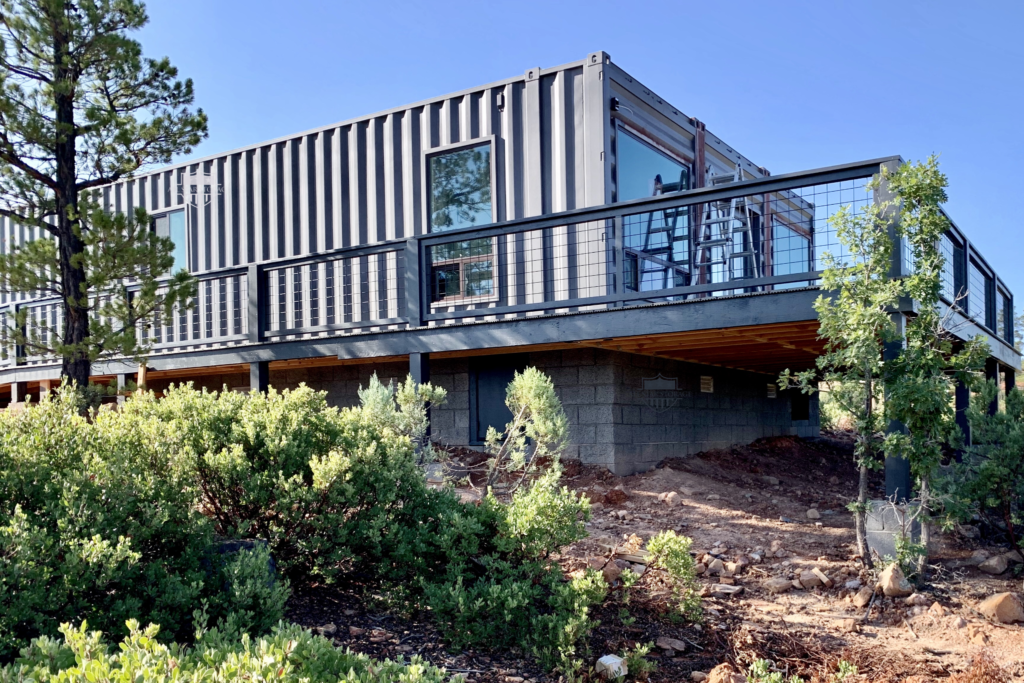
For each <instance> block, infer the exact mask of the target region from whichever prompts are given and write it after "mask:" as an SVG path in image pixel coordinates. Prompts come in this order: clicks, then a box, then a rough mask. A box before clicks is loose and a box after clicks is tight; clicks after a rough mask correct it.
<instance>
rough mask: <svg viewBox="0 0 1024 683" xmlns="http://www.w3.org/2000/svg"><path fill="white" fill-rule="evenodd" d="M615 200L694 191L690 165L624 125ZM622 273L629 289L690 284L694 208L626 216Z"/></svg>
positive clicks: (619, 136)
mask: <svg viewBox="0 0 1024 683" xmlns="http://www.w3.org/2000/svg"><path fill="white" fill-rule="evenodd" d="M615 149H616V157H615V159H616V162H615V169H616V170H615V174H616V175H615V177H616V198H617V199H618V200H619V201H626V200H628V199H639V198H641V197H653V196H656V195H661V194H666V193H668V192H678V191H680V190H688V189H690V168H689V166H687V165H686V164H684V163H682V162H681V161H678V160H677V159H675V158H673V157H672V156H670V155H668V154H666V153H665V152H663V151H661V150H659V149H656V148H655V147H653V146H652V145H649V144H648V143H646V142H644V141H643V140H641V139H640V138H639V137H637V136H635V135H633V134H632V133H630V132H628V131H626V130H625V129H624V128H622V127H620V128H619V129H618V132H617V136H616V147H615ZM623 231H624V234H623V241H624V246H625V247H626V254H625V259H626V260H625V263H624V264H623V271H624V272H623V275H624V278H625V285H626V288H627V289H630V290H633V291H654V290H658V289H667V288H670V287H683V286H686V285H688V284H690V269H689V265H690V214H689V207H680V208H674V209H667V210H664V211H654V212H649V213H642V214H635V215H632V216H626V218H625V220H624V222H623Z"/></svg>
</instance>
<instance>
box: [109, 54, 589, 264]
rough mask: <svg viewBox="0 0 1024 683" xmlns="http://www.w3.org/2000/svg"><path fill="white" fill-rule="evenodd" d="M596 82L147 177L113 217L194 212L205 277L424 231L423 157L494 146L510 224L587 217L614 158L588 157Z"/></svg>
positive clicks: (461, 100) (396, 118)
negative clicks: (595, 183)
mask: <svg viewBox="0 0 1024 683" xmlns="http://www.w3.org/2000/svg"><path fill="white" fill-rule="evenodd" d="M584 72H585V69H584V65H583V63H582V62H581V63H576V64H571V65H567V66H563V67H557V68H555V69H550V70H537V69H534V70H531V71H530V72H528V74H526V75H525V76H523V77H521V78H517V79H511V80H509V81H505V82H501V83H498V84H495V85H492V86H486V87H482V88H480V89H475V90H469V91H464V92H461V93H457V94H454V95H450V96H446V97H444V98H440V99H437V100H432V101H428V102H423V103H419V104H416V105H413V106H410V107H407V108H403V109H396V110H392V111H388V112H385V113H382V114H378V115H374V116H371V117H367V118H364V119H359V120H355V121H349V122H345V123H342V124H338V125H335V126H331V127H327V128H323V129H320V130H316V131H312V132H308V133H304V134H300V135H297V136H294V137H289V138H285V139H281V140H277V141H273V142H270V143H266V144H263V145H258V146H254V147H251V148H247V149H243V150H237V151H234V152H230V153H227V154H224V155H221V156H217V157H213V158H207V159H203V160H201V161H198V162H195V163H189V164H186V165H182V166H178V167H173V168H170V169H164V170H160V171H157V172H154V173H150V174H146V175H142V176H139V177H137V178H134V179H132V180H129V181H126V182H122V183H118V184H117V185H116V186H113V187H111V188H107V189H106V190H105V198H104V199H105V202H106V206H107V207H108V208H109V209H111V210H114V211H126V210H131V209H132V208H133V207H136V206H141V207H143V208H145V209H146V210H148V211H149V212H150V213H154V214H158V213H161V212H163V211H166V210H173V209H178V208H185V209H187V210H188V212H189V220H188V228H189V242H190V244H189V266H190V270H191V271H192V272H194V273H202V272H205V271H209V270H216V269H218V268H225V267H230V266H237V265H244V264H248V263H253V262H258V261H267V260H272V259H275V258H281V257H287V256H301V255H306V254H311V253H316V252H318V251H324V250H331V249H335V248H341V247H350V246H361V245H367V244H375V243H378V242H382V241H385V240H393V239H400V238H403V237H407V236H410V235H419V234H422V233H423V232H424V223H425V220H426V215H425V207H424V201H425V188H424V178H423V156H424V154H425V153H428V152H429V151H430V150H432V149H435V148H438V147H444V146H447V145H452V144H455V143H460V142H469V141H473V140H483V139H487V138H489V137H491V136H493V138H494V140H495V154H496V158H497V163H498V173H497V186H498V187H497V188H496V191H495V193H494V199H495V201H496V203H497V217H498V220H499V221H500V220H506V219H512V218H521V217H525V216H532V215H539V214H541V213H548V212H551V211H561V210H565V209H572V208H576V207H581V206H585V205H587V202H588V198H587V191H586V177H587V174H586V172H585V166H586V165H587V164H595V165H600V164H601V163H602V160H601V159H600V157H599V156H598V158H596V159H588V158H587V151H586V145H585V144H584V135H585V133H584V120H583V119H584V116H583V112H584V100H585V98H586V94H585V93H586V88H585V84H584V80H585V78H584ZM596 94H597V96H598V97H600V91H599V90H598V91H596ZM207 175H208V176H209V177H208V178H206V176H207ZM207 182H208V183H209V185H210V187H209V190H207V189H206V188H204V187H203V185H204V184H205V183H207ZM194 185H198V187H197V190H198V191H197V192H196V193H195V194H193V193H192V187H193V186H194ZM599 189H600V191H601V196H602V199H603V188H599ZM600 203H602V200H601V199H596V198H594V199H592V200H591V201H590V204H593V205H596V204H600Z"/></svg>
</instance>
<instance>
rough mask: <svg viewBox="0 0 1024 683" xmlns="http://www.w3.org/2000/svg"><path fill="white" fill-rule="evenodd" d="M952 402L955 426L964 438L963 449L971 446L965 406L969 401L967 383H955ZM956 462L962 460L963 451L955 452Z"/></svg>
mask: <svg viewBox="0 0 1024 683" xmlns="http://www.w3.org/2000/svg"><path fill="white" fill-rule="evenodd" d="M953 401H954V405H955V406H956V426H957V427H959V428H960V433H961V434H963V437H964V447H965V448H966V447H969V446H970V445H971V423H970V422H968V420H967V406H968V405H969V404H970V401H971V390H970V388H969V387H968V386H967V383H966V382H964V381H962V380H960V381H957V383H956V388H955V389H954V390H953ZM956 459H957V462H959V461H960V460H962V459H963V451H962V450H957V452H956Z"/></svg>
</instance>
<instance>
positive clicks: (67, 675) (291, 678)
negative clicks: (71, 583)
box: [0, 621, 447, 683]
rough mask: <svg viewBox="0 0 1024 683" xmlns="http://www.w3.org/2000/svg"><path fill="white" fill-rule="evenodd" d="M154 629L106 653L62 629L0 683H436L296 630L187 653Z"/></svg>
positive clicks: (437, 673)
mask: <svg viewBox="0 0 1024 683" xmlns="http://www.w3.org/2000/svg"><path fill="white" fill-rule="evenodd" d="M158 632H159V627H158V626H153V625H151V626H148V627H147V628H145V629H141V628H139V624H138V622H136V621H130V622H129V623H128V636H127V637H126V638H125V639H124V641H123V642H122V643H120V645H119V647H118V648H110V647H108V646H107V644H106V643H104V642H103V640H102V637H101V634H100V633H99V632H92V633H89V632H87V631H86V625H85V624H84V623H83V624H82V626H81V628H78V629H76V628H73V627H71V626H70V625H68V624H64V625H63V626H62V627H61V633H63V634H64V642H63V643H60V642H59V641H57V640H55V639H53V638H45V637H44V638H39V639H37V640H35V641H34V642H33V643H32V645H31V646H30V647H28V648H26V649H25V650H24V651H23V653H22V657H21V659H19V660H18V661H17V662H16V663H14V664H10V665H8V666H6V667H4V668H3V669H0V683H85V682H86V681H89V682H93V681H131V682H132V683H166V682H167V681H206V682H209V683H222V682H225V681H234V680H253V681H270V680H273V681H279V682H280V683H307V682H308V683H392V682H394V683H442V681H445V680H446V679H447V676H446V675H445V672H444V670H443V669H438V668H436V667H434V666H432V665H430V664H428V663H426V662H424V661H422V660H420V659H419V658H418V657H413V658H412V661H411V662H409V663H400V662H393V661H390V660H385V661H383V662H378V661H374V660H372V659H370V658H369V657H367V656H366V655H360V654H355V653H353V652H351V651H350V650H340V649H337V648H335V647H334V646H333V645H332V643H331V641H329V640H327V639H326V638H321V637H319V636H313V635H311V634H310V633H309V632H307V631H303V630H302V629H301V628H299V627H296V626H278V627H277V628H275V629H274V630H273V631H272V632H271V633H270V635H268V636H266V637H263V638H258V639H255V640H254V639H251V638H250V637H249V636H248V635H243V636H241V637H240V638H234V637H228V636H225V635H224V634H222V633H219V632H217V631H216V630H214V631H211V632H208V633H205V634H203V636H202V637H201V638H200V639H199V640H198V642H197V643H196V644H195V646H194V647H191V648H186V647H181V646H179V645H169V646H168V645H164V644H162V643H160V642H159V640H160V639H159V638H158V637H157V636H158Z"/></svg>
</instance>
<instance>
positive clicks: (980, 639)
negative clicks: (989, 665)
mask: <svg viewBox="0 0 1024 683" xmlns="http://www.w3.org/2000/svg"><path fill="white" fill-rule="evenodd" d="M971 642H972V643H974V644H975V645H988V634H987V633H985V632H984V631H975V632H974V633H972V634H971Z"/></svg>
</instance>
